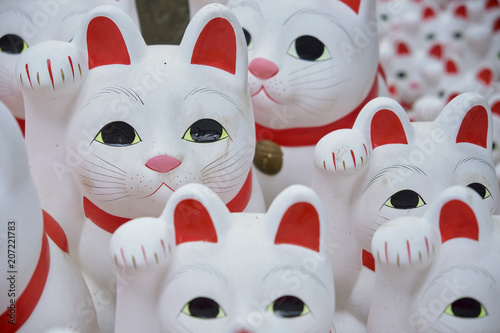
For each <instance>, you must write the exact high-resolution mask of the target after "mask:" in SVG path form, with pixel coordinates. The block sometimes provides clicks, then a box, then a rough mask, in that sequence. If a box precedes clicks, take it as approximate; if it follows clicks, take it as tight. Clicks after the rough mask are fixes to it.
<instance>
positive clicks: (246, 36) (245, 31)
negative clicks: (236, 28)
mask: <svg viewBox="0 0 500 333" xmlns="http://www.w3.org/2000/svg"><path fill="white" fill-rule="evenodd" d="M243 34H244V35H245V40H246V41H247V46H248V45H250V42H251V41H252V36H250V33H249V32H248V31H247V30H246V29H245V28H243Z"/></svg>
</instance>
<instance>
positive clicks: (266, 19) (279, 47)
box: [190, 0, 382, 204]
mask: <svg viewBox="0 0 500 333" xmlns="http://www.w3.org/2000/svg"><path fill="white" fill-rule="evenodd" d="M197 2H198V1H195V0H193V1H191V6H190V8H191V10H192V11H196V8H197V6H199V4H198V5H197ZM221 2H222V3H224V4H225V5H227V6H228V7H229V8H230V9H231V10H232V11H233V12H234V13H235V15H236V17H237V18H238V20H239V21H240V23H241V25H242V27H243V29H244V31H245V37H246V40H247V45H248V56H249V78H248V82H249V89H250V94H251V96H252V105H253V109H254V114H255V121H256V129H257V141H258V143H257V148H256V154H255V159H254V164H255V166H256V167H257V170H256V174H257V176H258V177H259V179H260V180H261V182H260V183H261V185H262V189H263V192H264V197H265V200H266V203H267V204H269V203H270V202H271V201H272V199H273V198H274V197H275V196H276V195H277V194H278V193H279V192H280V191H281V190H283V189H284V188H285V187H287V186H288V185H291V184H304V185H310V183H311V177H312V170H313V163H312V157H313V151H314V145H315V144H316V143H317V142H318V141H319V139H321V138H322V137H323V136H324V135H326V134H327V133H329V132H331V131H333V130H335V129H338V128H350V127H351V126H352V124H353V123H354V120H355V119H356V115H357V114H358V113H359V110H361V108H362V107H363V105H364V104H366V102H367V101H369V100H370V99H372V98H374V97H376V96H379V94H381V91H382V90H381V86H382V81H380V82H379V80H378V76H377V73H378V41H379V35H378V32H377V22H376V17H375V1H373V0H361V1H347V0H346V1H338V0H330V1H323V0H321V1H320V0H314V1H307V2H304V1H288V0H272V1H270V0H248V1H247V0H228V1H221ZM201 3H204V1H201ZM380 80H381V79H380Z"/></svg>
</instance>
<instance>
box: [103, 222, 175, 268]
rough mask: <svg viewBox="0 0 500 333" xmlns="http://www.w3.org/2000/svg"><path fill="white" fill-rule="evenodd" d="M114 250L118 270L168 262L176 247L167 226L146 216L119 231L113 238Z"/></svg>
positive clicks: (111, 247)
mask: <svg viewBox="0 0 500 333" xmlns="http://www.w3.org/2000/svg"><path fill="white" fill-rule="evenodd" d="M110 251H111V256H112V258H113V261H114V262H115V264H116V265H117V266H118V267H123V268H134V269H144V268H149V267H155V266H158V265H161V264H163V263H165V262H168V260H169V259H170V256H171V253H172V246H171V244H170V243H169V241H168V237H167V229H166V227H165V225H164V224H162V223H161V221H160V220H159V219H155V218H149V217H144V218H138V219H134V220H131V221H129V222H127V223H125V224H124V225H122V226H121V227H120V228H118V229H117V230H116V231H115V232H114V234H113V236H112V238H111V241H110Z"/></svg>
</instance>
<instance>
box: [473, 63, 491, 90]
mask: <svg viewBox="0 0 500 333" xmlns="http://www.w3.org/2000/svg"><path fill="white" fill-rule="evenodd" d="M476 78H477V80H478V81H479V82H481V83H482V84H484V85H485V86H488V87H489V86H490V85H491V84H492V83H493V71H492V70H491V69H490V68H483V69H482V70H480V71H479V73H477V75H476Z"/></svg>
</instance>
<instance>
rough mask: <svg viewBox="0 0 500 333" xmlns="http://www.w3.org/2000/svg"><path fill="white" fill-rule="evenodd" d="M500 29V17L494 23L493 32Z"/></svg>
mask: <svg viewBox="0 0 500 333" xmlns="http://www.w3.org/2000/svg"><path fill="white" fill-rule="evenodd" d="M498 31H500V17H499V18H497V19H496V21H495V23H493V32H498Z"/></svg>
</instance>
